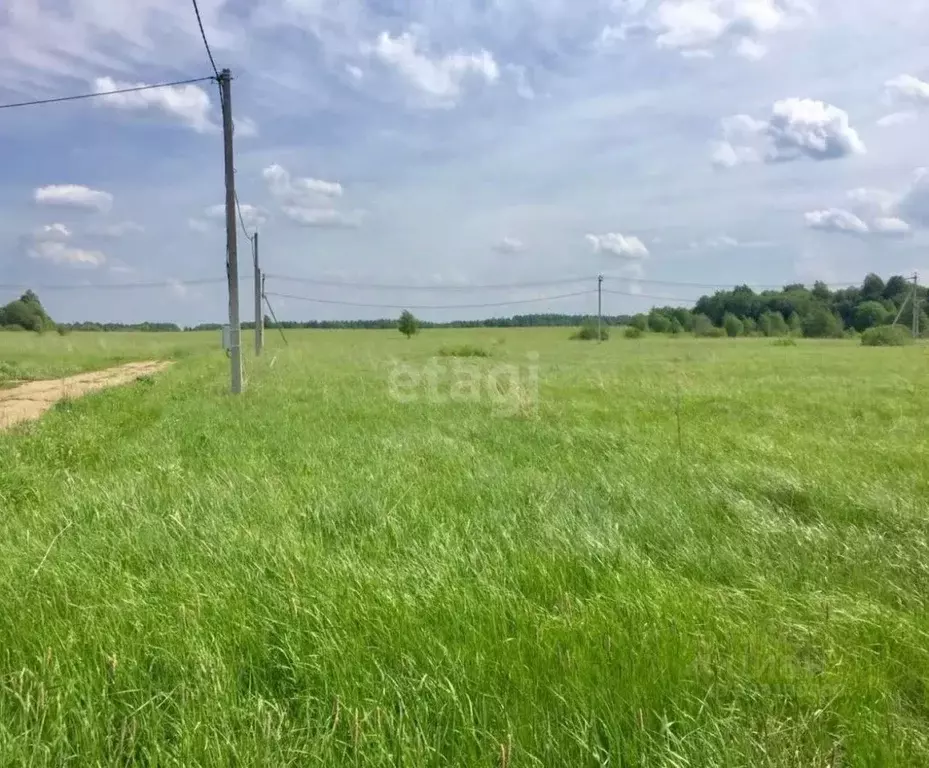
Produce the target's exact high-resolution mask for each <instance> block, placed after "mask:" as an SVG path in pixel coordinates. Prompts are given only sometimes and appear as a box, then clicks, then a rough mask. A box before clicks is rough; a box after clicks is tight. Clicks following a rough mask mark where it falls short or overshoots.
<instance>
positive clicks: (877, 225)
mask: <svg viewBox="0 0 929 768" xmlns="http://www.w3.org/2000/svg"><path fill="white" fill-rule="evenodd" d="M804 219H805V220H806V225H807V226H808V227H810V228H811V229H819V230H822V231H824V232H834V233H839V234H846V235H858V236H863V235H874V236H883V237H904V236H906V235H908V234H909V233H910V225H909V224H907V223H906V222H905V221H904V220H903V219H900V218H898V217H896V216H878V217H876V218H873V219H869V220H865V218H863V217H861V216H858V215H856V214H854V213H852V212H851V211H846V210H845V209H843V208H829V209H827V210H822V211H810V212H809V213H807V214H805V215H804Z"/></svg>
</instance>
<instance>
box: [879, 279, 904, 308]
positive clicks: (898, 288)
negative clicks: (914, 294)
mask: <svg viewBox="0 0 929 768" xmlns="http://www.w3.org/2000/svg"><path fill="white" fill-rule="evenodd" d="M909 291H910V283H909V281H908V280H907V279H906V278H905V277H902V276H901V275H894V276H893V277H891V278H890V279H889V280H888V281H887V283H886V284H885V285H884V294H883V297H884V298H885V299H889V300H890V301H893V302H895V303H896V304H900V302H902V300H903V297H904V296H906V294H907V293H909Z"/></svg>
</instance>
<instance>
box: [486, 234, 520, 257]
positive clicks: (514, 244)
mask: <svg viewBox="0 0 929 768" xmlns="http://www.w3.org/2000/svg"><path fill="white" fill-rule="evenodd" d="M494 250H495V251H497V252H498V253H506V254H514V253H522V252H523V251H525V250H526V244H525V243H524V242H523V241H522V240H519V239H517V238H515V237H504V238H503V239H502V240H501V241H500V242H499V243H497V244H496V245H494Z"/></svg>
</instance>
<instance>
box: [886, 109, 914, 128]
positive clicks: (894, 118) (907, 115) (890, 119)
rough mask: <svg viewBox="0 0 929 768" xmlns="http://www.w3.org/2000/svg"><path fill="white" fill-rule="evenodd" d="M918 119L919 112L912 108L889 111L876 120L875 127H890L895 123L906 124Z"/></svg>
mask: <svg viewBox="0 0 929 768" xmlns="http://www.w3.org/2000/svg"><path fill="white" fill-rule="evenodd" d="M918 119H919V113H918V112H914V111H913V110H908V111H906V112H891V113H890V114H889V115H884V117H882V118H881V119H880V120H878V121H877V127H878V128H892V127H893V126H895V125H906V124H907V123H912V122H914V121H915V120H918Z"/></svg>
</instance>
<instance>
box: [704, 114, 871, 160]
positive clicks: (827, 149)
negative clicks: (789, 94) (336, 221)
mask: <svg viewBox="0 0 929 768" xmlns="http://www.w3.org/2000/svg"><path fill="white" fill-rule="evenodd" d="M721 128H722V133H723V136H724V137H725V141H721V142H717V143H716V144H714V145H713V147H714V148H713V152H712V154H711V158H710V159H711V162H712V163H713V165H715V166H717V167H720V168H732V167H733V166H736V165H739V164H742V163H747V162H754V161H756V160H760V159H761V157H762V156H764V158H765V159H766V160H767V161H768V162H786V161H791V160H798V159H801V158H804V157H806V158H809V159H812V160H835V159H839V158H843V157H848V156H851V155H859V154H864V153H865V152H866V151H867V150H866V148H865V145H864V142H862V140H861V138H860V137H859V135H858V132H857V131H856V130H855V129H854V128H852V126H851V125H850V123H849V117H848V113H847V112H845V110H842V109H839V108H838V107H835V106H832V105H831V104H826V103H824V102H822V101H816V100H814V99H796V98H791V99H783V100H781V101H778V102H776V103H775V104H774V107H773V108H772V112H771V117H770V118H769V119H768V121H767V122H764V121H761V120H756V119H755V118H753V117H751V116H750V115H733V116H732V117H727V118H723V120H722V121H721Z"/></svg>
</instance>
